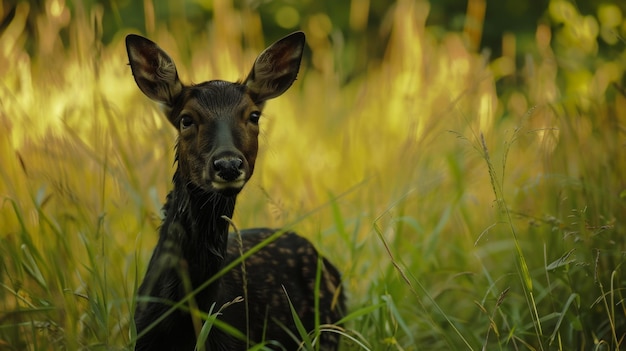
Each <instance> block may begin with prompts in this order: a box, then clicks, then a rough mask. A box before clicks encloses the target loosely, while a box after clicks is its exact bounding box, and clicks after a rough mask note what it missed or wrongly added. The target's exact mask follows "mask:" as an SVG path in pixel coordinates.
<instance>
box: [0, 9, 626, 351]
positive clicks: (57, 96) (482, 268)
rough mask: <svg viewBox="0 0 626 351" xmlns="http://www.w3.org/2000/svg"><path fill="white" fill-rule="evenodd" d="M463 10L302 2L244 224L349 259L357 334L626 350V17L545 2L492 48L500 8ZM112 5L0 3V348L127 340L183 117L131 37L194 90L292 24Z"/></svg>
mask: <svg viewBox="0 0 626 351" xmlns="http://www.w3.org/2000/svg"><path fill="white" fill-rule="evenodd" d="M263 3H264V2H263ZM287 3H288V2H286V1H285V2H279V3H278V4H287ZM321 3H322V4H326V2H321ZM330 3H331V2H328V4H330ZM333 3H342V4H346V3H348V2H333ZM469 3H472V4H473V5H472V6H474V7H471V6H470V7H468V10H467V13H466V14H465V16H464V17H463V22H462V23H463V25H460V26H458V28H457V29H458V30H451V29H454V28H451V27H447V26H444V25H443V24H441V23H435V22H436V21H435V19H436V17H435V18H433V17H429V16H430V15H431V14H433V15H437V14H439V13H441V10H440V9H441V7H439V5H438V4H437V2H435V1H433V4H432V5H431V4H429V3H427V2H423V1H419V0H398V1H396V2H394V3H393V4H391V5H389V6H383V5H381V4H379V2H377V1H372V2H371V3H370V2H368V1H357V0H353V1H351V2H350V4H351V6H350V7H349V8H343V9H341V10H340V11H339V10H337V9H330V8H325V7H320V8H316V7H315V6H321V5H314V4H313V2H308V3H307V2H305V5H296V4H291V3H289V4H291V5H289V6H291V7H293V8H295V9H296V14H298V16H297V17H298V18H297V19H298V21H296V24H295V25H293V27H294V28H296V27H298V28H301V29H303V30H305V32H307V39H308V45H309V55H308V56H307V58H306V61H307V62H306V64H305V65H304V67H303V70H302V72H301V75H300V78H299V80H298V82H297V83H296V85H295V86H294V87H293V88H292V90H290V91H289V92H288V93H287V94H286V95H285V96H283V97H281V98H280V99H278V100H276V101H271V102H270V103H269V104H268V107H267V109H266V112H264V116H263V119H262V122H261V123H262V129H263V130H262V145H261V147H260V149H261V154H260V155H259V160H258V161H257V168H256V172H255V176H254V177H253V179H252V181H251V183H250V184H248V185H247V187H246V190H244V192H243V193H242V195H241V196H240V198H239V203H238V208H237V210H236V216H235V218H234V222H235V223H236V224H237V226H238V227H240V228H244V227H251V226H276V227H278V226H280V227H287V228H294V229H296V230H297V231H298V232H299V233H302V234H303V235H305V236H307V237H308V238H310V239H311V240H313V241H314V242H315V243H316V246H317V247H318V248H319V249H320V251H321V252H323V253H324V254H325V255H326V256H327V257H328V258H329V259H331V260H332V261H333V262H335V263H336V264H337V266H338V267H340V270H341V271H342V272H343V276H344V280H345V289H346V291H347V293H348V296H349V307H350V314H349V316H347V317H346V321H345V322H346V323H345V324H344V325H343V327H342V328H336V327H333V326H328V330H329V331H328V332H340V333H343V334H344V335H345V337H344V338H343V339H344V345H343V349H345V350H356V349H365V350H417V349H424V348H428V349H520V350H523V349H532V350H537V349H540V350H543V349H562V350H570V349H598V350H609V349H610V350H613V349H620V348H623V347H624V336H625V335H626V309H625V308H624V303H623V300H624V289H625V288H626V279H625V277H624V272H623V269H622V264H623V263H624V252H626V243H625V241H624V238H626V229H625V228H626V226H625V218H624V214H626V179H625V178H624V176H623V175H624V174H626V158H625V157H624V156H623V155H624V151H625V150H624V147H625V145H626V122H625V121H626V88H625V84H624V71H625V70H626V56H625V55H626V50H625V49H624V46H625V45H626V44H625V42H624V40H623V39H622V38H623V37H624V35H625V34H626V22H625V21H624V17H623V13H624V12H623V11H624V10H625V9H623V8H620V7H619V6H622V5H621V4H620V3H618V2H614V3H613V2H610V1H606V2H602V3H595V2H594V3H593V4H592V5H590V4H583V5H584V6H582V5H581V6H579V7H577V6H575V4H574V3H572V2H568V1H566V0H550V1H549V3H547V4H546V5H547V6H546V7H545V11H543V12H541V13H540V14H539V16H538V17H537V18H533V19H532V20H531V22H532V23H533V32H531V33H529V32H519V33H518V32H515V31H511V32H507V33H503V34H502V37H501V43H502V46H501V50H500V51H498V50H495V51H493V52H492V54H491V55H490V56H486V55H485V52H484V51H481V47H483V48H484V43H483V44H480V43H477V41H476V38H478V39H479V41H480V38H483V34H482V31H483V30H484V31H486V30H487V29H488V28H490V26H492V25H493V24H492V23H493V22H491V19H492V18H493V17H490V16H491V15H489V14H490V13H491V12H490V11H493V10H492V9H491V8H490V7H489V6H490V5H489V4H487V9H488V10H485V12H484V13H483V14H482V15H481V11H480V4H481V1H470V2H469ZM3 4H4V3H3ZM119 4H121V2H120V3H118V2H115V1H112V2H108V3H106V6H103V5H100V4H98V3H93V4H92V3H90V2H81V1H74V2H69V3H67V4H66V3H65V2H63V0H46V1H41V2H33V3H29V2H18V3H16V4H13V6H9V5H7V7H3V8H2V9H0V11H5V12H1V13H0V14H1V17H3V18H4V20H3V22H2V23H3V27H2V28H3V30H2V32H1V34H0V48H1V49H2V50H0V77H1V80H0V82H1V85H0V134H1V137H0V159H1V160H2V161H1V162H2V167H0V179H1V181H0V199H1V202H0V205H1V206H0V223H1V229H0V348H2V349H9V350H11V349H14V350H43V349H70V350H74V349H128V348H130V347H131V346H132V342H133V340H132V337H133V331H132V329H133V326H132V322H131V321H132V317H131V313H132V310H133V307H134V303H135V300H134V296H135V291H136V289H137V285H138V281H139V280H140V279H141V277H142V275H143V273H144V271H145V268H146V264H147V260H148V258H149V255H150V252H151V250H152V248H153V247H154V244H155V241H156V229H157V227H158V225H159V222H160V206H161V202H162V201H163V199H164V198H165V194H166V193H167V190H168V189H169V183H170V177H171V173H172V171H173V169H172V167H171V165H172V159H173V155H172V151H173V150H172V145H173V143H174V131H173V130H172V128H171V127H170V126H169V125H168V123H167V122H166V121H165V120H164V119H163V118H162V117H161V115H160V114H159V111H158V109H157V108H156V107H155V106H154V105H153V104H152V103H151V102H149V101H147V99H145V98H144V97H143V96H142V95H141V93H140V92H138V91H137V89H136V87H135V85H134V83H133V80H132V77H131V74H130V70H129V69H128V67H127V65H126V63H127V58H126V56H125V55H126V54H125V50H124V47H123V37H124V35H125V34H126V33H129V32H137V31H138V30H139V29H141V31H142V32H145V33H147V34H148V35H149V36H150V37H151V38H152V39H154V40H155V41H156V42H158V43H159V44H160V45H161V46H162V47H164V48H165V49H166V50H167V51H168V52H170V53H171V54H172V55H173V57H174V59H175V61H176V62H177V63H178V66H179V67H178V68H179V71H180V73H181V77H182V78H183V79H184V80H185V81H188V82H189V81H192V80H195V81H202V80H205V79H207V78H219V79H229V80H235V79H238V78H242V77H243V76H244V75H245V73H247V72H246V69H248V68H249V66H250V64H251V62H252V60H253V59H254V57H255V56H256V54H257V53H258V51H259V50H260V49H262V48H263V47H264V43H265V42H266V39H267V42H269V41H271V40H273V39H274V38H276V37H277V36H279V35H280V34H278V31H277V30H276V29H273V30H271V29H267V28H268V26H269V27H270V28H271V25H269V24H268V22H271V20H270V19H269V18H268V17H267V16H268V14H269V13H272V11H274V10H272V6H277V5H276V4H274V5H272V4H269V3H268V4H266V5H264V6H268V7H267V10H263V11H259V12H256V11H253V10H254V9H255V8H254V7H246V6H244V5H243V4H239V3H236V4H233V3H231V2H228V1H214V2H210V4H211V6H207V7H206V13H205V17H202V19H201V20H202V21H208V22H207V23H208V24H206V25H205V26H204V28H196V27H193V28H192V26H191V25H188V26H186V25H182V24H181V23H183V22H184V21H185V18H186V17H185V16H186V15H185V13H182V14H180V13H177V12H175V11H174V10H173V8H174V5H175V4H174V2H165V3H161V2H159V3H158V4H157V2H150V1H144V2H143V3H142V4H143V6H144V8H142V9H141V11H139V10H135V12H133V13H135V17H136V16H139V17H141V18H142V20H141V21H139V22H142V23H143V24H144V26H145V27H144V28H142V27H141V25H140V23H139V22H133V20H131V19H130V18H129V17H127V16H126V15H123V14H124V12H123V11H122V10H119V11H117V12H116V11H113V8H112V7H114V6H118V5H119ZM133 4H136V3H133ZM176 4H177V3H176ZM186 4H187V6H196V7H198V6H204V5H202V4H204V3H203V2H186ZM264 4H265V3H264ZM307 4H308V5H307ZM165 5H167V6H169V7H166V8H165V10H164V9H162V8H159V7H158V6H165ZM135 6H136V5H135ZM285 6H286V5H285ZM298 6H302V7H298ZM307 6H308V7H307ZM337 6H339V5H337ZM476 6H477V7H476ZM151 9H152V10H151ZM183 10H184V11H188V12H190V11H191V10H189V9H187V10H185V8H183V9H181V11H183ZM278 10H279V9H276V11H278ZM137 11H139V12H137ZM333 11H339V13H340V14H347V15H346V16H343V17H342V16H338V17H337V18H335V16H334V15H333V13H334V12H333ZM116 13H117V14H118V17H117V18H115V17H114V18H111V17H110V16H116ZM137 13H139V14H141V15H138V14H137ZM485 13H486V14H487V16H486V17H485ZM291 14H292V15H293V12H291ZM346 18H348V20H347V21H346ZM355 18H356V19H355ZM209 19H210V21H209ZM282 20H285V21H289V20H293V18H289V13H286V14H285V18H283V19H282ZM499 20H501V19H499ZM342 21H343V22H342ZM472 21H473V22H472ZM164 22H165V23H167V25H163V26H161V23H164ZM346 23H347V24H346ZM351 23H356V24H357V25H358V26H356V27H354V28H361V29H362V30H360V31H358V30H356V29H354V32H355V33H357V32H358V33H360V34H359V35H352V36H350V35H345V36H342V35H340V34H342V33H348V32H349V31H346V30H340V31H337V30H336V29H337V28H346V26H347V27H350V26H351V25H352V24H351ZM467 23H474V25H475V24H479V25H478V26H477V27H473V26H470V25H467ZM244 24H245V25H244ZM359 26H360V27H359ZM138 28H139V29H138ZM481 28H482V29H481ZM266 29H267V31H269V32H271V34H269V35H267V38H264V35H263V33H265V30H266ZM289 30H291V29H289ZM512 30H515V28H513V29H512ZM285 31H287V29H285ZM283 34H284V33H283ZM367 38H370V39H367ZM366 39H367V40H366ZM368 40H369V41H368ZM381 48H384V50H382V49H381ZM372 52H375V54H372V55H371V57H372V58H373V59H372V60H367V59H359V60H357V59H355V58H356V57H365V58H369V56H368V55H369V54H370V53H372ZM376 58H378V59H376ZM218 307H219V306H218ZM304 336H305V337H304V339H307V338H306V335H304ZM309 339H310V340H309V341H308V342H307V344H308V345H311V340H313V337H311V338H309Z"/></svg>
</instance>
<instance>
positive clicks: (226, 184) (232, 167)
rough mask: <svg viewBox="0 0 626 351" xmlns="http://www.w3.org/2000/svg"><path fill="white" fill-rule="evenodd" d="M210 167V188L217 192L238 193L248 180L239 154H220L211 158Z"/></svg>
mask: <svg viewBox="0 0 626 351" xmlns="http://www.w3.org/2000/svg"><path fill="white" fill-rule="evenodd" d="M210 166H211V172H210V173H211V178H210V181H211V186H212V187H213V188H214V189H215V190H218V191H222V192H233V191H234V192H235V193H238V192H239V191H240V190H241V188H243V186H244V185H245V183H246V180H247V178H248V177H247V176H246V175H247V174H246V173H247V172H248V169H247V168H248V167H247V165H246V161H245V159H244V157H243V155H240V154H239V153H235V152H226V153H220V154H218V155H216V156H215V157H213V158H212V160H211V161H210Z"/></svg>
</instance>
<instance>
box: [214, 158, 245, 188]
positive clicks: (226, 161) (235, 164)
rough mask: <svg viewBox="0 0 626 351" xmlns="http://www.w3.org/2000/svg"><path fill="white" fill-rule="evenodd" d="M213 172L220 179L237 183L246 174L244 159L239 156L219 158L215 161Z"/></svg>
mask: <svg viewBox="0 0 626 351" xmlns="http://www.w3.org/2000/svg"><path fill="white" fill-rule="evenodd" d="M213 170H214V171H215V174H216V175H217V176H218V177H219V178H221V179H223V180H225V181H227V182H232V181H235V180H237V178H238V177H239V176H241V175H242V173H243V172H244V169H243V159H241V158H240V157H238V156H224V157H220V158H217V159H215V160H214V161H213Z"/></svg>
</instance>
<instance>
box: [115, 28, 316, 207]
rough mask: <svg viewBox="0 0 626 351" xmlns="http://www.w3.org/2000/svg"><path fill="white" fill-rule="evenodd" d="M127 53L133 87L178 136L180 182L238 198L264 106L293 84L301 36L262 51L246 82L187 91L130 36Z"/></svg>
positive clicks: (169, 66)
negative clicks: (153, 104)
mask: <svg viewBox="0 0 626 351" xmlns="http://www.w3.org/2000/svg"><path fill="white" fill-rule="evenodd" d="M126 49H127V51H128V58H129V60H130V67H131V70H132V72H133V76H134V77H135V82H136V83H137V86H139V89H141V91H142V92H143V93H144V94H145V95H146V96H148V97H149V98H151V99H152V100H154V101H157V102H159V103H160V104H161V105H162V106H163V110H164V112H165V114H166V115H167V118H168V120H169V121H170V123H172V125H174V127H175V128H177V130H178V135H179V136H178V144H177V148H176V159H177V161H178V172H179V176H181V177H183V180H184V181H185V182H187V183H188V184H191V185H193V186H195V187H197V188H199V189H202V190H204V191H207V192H219V193H222V194H225V195H235V194H237V193H238V192H239V191H240V190H241V189H242V188H243V186H244V184H245V183H246V182H247V181H248V180H249V179H250V176H252V172H253V171H254V163H255V160H256V156H257V150H258V134H259V118H260V117H261V111H262V109H263V106H264V104H265V101H267V100H269V99H272V98H275V97H277V96H279V95H281V94H282V93H284V92H285V91H286V90H287V89H288V88H289V87H290V86H291V84H292V83H293V82H294V80H295V79H296V76H297V74H298V69H299V67H300V60H301V58H302V51H303V49H304V33H302V32H296V33H293V34H290V35H288V36H286V37H284V38H283V39H280V40H279V41H277V42H275V43H274V44H272V45H271V46H270V47H268V48H267V49H265V51H263V52H262V53H261V54H260V55H259V56H258V57H257V59H256V61H255V62H254V65H253V67H252V70H251V71H250V73H249V74H248V77H247V78H246V79H245V80H244V81H243V82H237V83H231V82H225V81H221V80H212V81H207V82H204V83H200V84H196V85H185V84H183V83H182V82H181V81H180V80H179V78H178V73H177V71H176V66H175V64H174V61H172V59H171V58H170V57H169V56H168V55H167V53H166V52H165V51H163V50H162V49H161V48H160V47H159V46H158V45H156V44H155V43H154V42H152V41H150V40H148V39H146V38H144V37H141V36H138V35H133V34H131V35H129V36H127V37H126Z"/></svg>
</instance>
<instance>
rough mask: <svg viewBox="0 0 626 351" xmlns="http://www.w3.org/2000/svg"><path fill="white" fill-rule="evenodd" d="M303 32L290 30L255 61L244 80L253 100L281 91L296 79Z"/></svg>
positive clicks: (260, 99)
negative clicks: (290, 31) (288, 33)
mask: <svg viewBox="0 0 626 351" xmlns="http://www.w3.org/2000/svg"><path fill="white" fill-rule="evenodd" d="M303 50H304V33H302V32H295V33H292V34H290V35H288V36H286V37H284V38H282V39H280V40H279V41H277V42H275V43H274V44H272V45H270V47H268V48H267V49H265V50H264V51H263V52H262V53H261V54H260V55H259V57H257V59H256V61H255V62H254V66H253V67H252V70H251V71H250V74H248V77H247V78H246V80H245V81H244V84H246V85H247V86H248V88H249V90H250V95H251V96H252V99H253V100H254V101H255V102H256V103H263V102H264V101H265V100H268V99H271V98H275V97H277V96H279V95H281V94H282V93H284V92H285V91H286V90H287V89H289V87H290V86H291V84H293V82H294V81H295V80H296V76H297V75H298V70H299V69H300V61H301V60H302V52H303Z"/></svg>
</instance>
